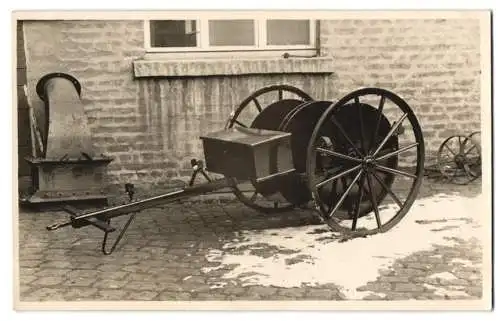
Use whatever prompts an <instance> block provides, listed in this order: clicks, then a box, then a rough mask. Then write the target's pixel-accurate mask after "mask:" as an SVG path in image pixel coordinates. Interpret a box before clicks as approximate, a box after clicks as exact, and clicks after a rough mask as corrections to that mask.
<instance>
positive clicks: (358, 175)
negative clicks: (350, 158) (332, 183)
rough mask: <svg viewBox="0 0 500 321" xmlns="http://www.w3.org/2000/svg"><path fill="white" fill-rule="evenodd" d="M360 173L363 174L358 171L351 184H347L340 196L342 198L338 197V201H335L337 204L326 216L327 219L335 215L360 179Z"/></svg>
mask: <svg viewBox="0 0 500 321" xmlns="http://www.w3.org/2000/svg"><path fill="white" fill-rule="evenodd" d="M362 172H363V171H362V170H360V171H359V172H358V174H357V175H356V177H355V178H354V179H353V180H352V182H351V184H349V186H348V187H347V189H346V190H345V191H344V194H342V196H341V197H340V199H339V200H338V201H337V204H336V205H335V206H334V207H333V209H332V210H331V211H330V213H329V214H328V217H330V218H331V217H333V214H335V212H337V210H338V209H339V207H340V205H342V203H343V202H344V200H345V199H346V197H347V195H349V193H350V192H351V189H352V188H353V187H354V185H355V184H356V183H357V181H358V180H359V178H360V177H361V174H362Z"/></svg>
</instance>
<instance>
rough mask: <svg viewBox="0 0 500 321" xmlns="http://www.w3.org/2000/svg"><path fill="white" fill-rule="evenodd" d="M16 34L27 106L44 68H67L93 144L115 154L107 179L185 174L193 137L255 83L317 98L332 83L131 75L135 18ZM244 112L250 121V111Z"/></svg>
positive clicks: (137, 53) (305, 78)
mask: <svg viewBox="0 0 500 321" xmlns="http://www.w3.org/2000/svg"><path fill="white" fill-rule="evenodd" d="M24 33H25V36H26V41H27V47H28V50H27V62H28V84H29V88H30V90H29V96H30V97H29V99H30V101H31V103H32V104H33V106H34V107H35V109H36V110H38V111H39V114H40V115H41V114H42V112H41V110H42V107H43V103H42V102H41V101H40V99H39V98H38V97H37V96H36V94H35V91H34V88H35V86H36V83H37V81H38V80H39V79H40V77H42V76H43V75H45V74H46V73H51V72H55V71H60V72H67V73H70V74H72V75H74V76H75V77H76V78H77V79H78V80H79V81H80V83H81V85H82V95H81V97H82V100H83V103H84V109H85V113H86V115H87V117H88V120H89V124H90V127H91V131H92V139H93V143H94V147H95V149H96V151H97V152H98V153H104V154H107V155H110V156H114V157H115V160H114V161H113V162H112V163H111V164H110V165H109V167H108V174H109V175H108V176H109V182H110V183H111V184H122V183H124V182H128V181H133V182H137V183H143V184H155V183H159V182H163V181H166V180H171V179H182V180H186V179H188V178H189V176H190V175H191V172H192V169H191V166H190V159H191V158H201V157H203V151H202V148H201V140H200V139H199V136H200V135H203V134H206V133H208V132H210V131H214V130H219V129H222V128H223V127H224V125H225V122H226V121H227V118H228V117H229V114H230V113H231V111H232V110H233V109H235V108H236V107H237V106H238V105H239V103H240V102H241V101H242V100H243V99H245V98H246V97H247V96H248V95H250V94H251V93H252V92H254V91H255V90H257V89H259V88H262V87H264V86H266V85H271V84H277V83H286V84H290V85H295V86H297V87H299V88H302V89H303V90H304V91H306V92H307V93H309V94H310V95H312V96H313V97H318V98H321V97H322V96H327V95H325V94H324V91H325V88H331V87H332V86H331V81H332V78H331V77H327V76H325V73H322V72H320V73H317V75H314V74H300V73H294V74H287V75H279V74H276V73H274V72H273V73H266V74H265V75H260V74H255V73H254V74H252V75H248V74H237V75H233V76H227V75H220V76H203V77H193V76H190V77H174V78H137V79H134V72H133V64H132V61H133V60H136V59H138V58H141V57H142V56H143V55H144V49H143V48H144V47H143V46H144V45H143V42H144V39H143V37H144V34H143V23H142V21H45V22H44V21H29V22H26V23H25V28H24ZM250 65H251V64H250ZM225 67H227V65H225V64H224V63H222V64H220V68H219V69H221V70H222V69H224V68H225ZM261 67H262V66H261ZM265 67H266V66H263V68H264V69H265ZM243 68H245V67H243ZM215 69H217V68H215ZM268 98H269V97H268ZM274 98H276V93H275V96H274ZM285 98H286V96H285ZM261 103H262V105H263V106H266V105H267V104H268V103H267V102H266V100H261ZM248 110H249V111H252V112H253V115H252V112H250V113H248V114H247V115H246V118H247V119H248V120H251V119H253V117H254V116H255V114H256V111H257V109H256V108H249V109H248ZM243 116H245V115H243ZM249 123H250V121H248V124H249Z"/></svg>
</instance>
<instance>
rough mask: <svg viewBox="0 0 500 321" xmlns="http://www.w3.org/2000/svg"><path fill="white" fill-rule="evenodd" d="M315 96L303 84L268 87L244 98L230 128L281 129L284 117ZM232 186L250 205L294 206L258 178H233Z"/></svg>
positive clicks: (269, 209)
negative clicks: (266, 189) (269, 192)
mask: <svg viewBox="0 0 500 321" xmlns="http://www.w3.org/2000/svg"><path fill="white" fill-rule="evenodd" d="M310 100H312V98H311V96H309V95H308V94H306V93H305V92H303V91H302V90H300V89H299V88H296V87H293V86H289V85H273V86H269V87H264V88H261V89H259V90H257V91H256V92H254V93H253V94H252V95H250V96H249V97H247V98H246V99H245V100H243V101H242V102H241V104H240V105H239V106H238V108H237V109H236V110H235V111H234V112H232V113H231V115H230V117H229V119H228V121H227V123H226V129H227V128H232V127H234V126H241V127H251V128H260V129H269V130H278V127H279V126H280V124H281V121H282V120H283V119H284V118H285V116H286V115H287V114H288V113H289V112H290V111H292V110H293V109H294V108H295V107H297V106H298V105H300V104H302V103H303V102H304V101H310ZM233 182H234V184H233V186H232V190H233V193H234V195H235V196H236V198H237V199H238V200H239V201H241V202H242V203H243V204H245V205H246V206H248V207H250V208H253V209H255V210H257V211H260V212H264V213H279V212H286V211H289V210H290V209H292V208H293V207H294V205H293V204H291V203H289V202H287V201H286V200H285V199H283V198H276V199H273V197H270V196H269V195H266V196H264V195H262V194H261V192H260V191H259V190H258V189H257V188H256V183H255V182H238V181H237V180H235V179H233Z"/></svg>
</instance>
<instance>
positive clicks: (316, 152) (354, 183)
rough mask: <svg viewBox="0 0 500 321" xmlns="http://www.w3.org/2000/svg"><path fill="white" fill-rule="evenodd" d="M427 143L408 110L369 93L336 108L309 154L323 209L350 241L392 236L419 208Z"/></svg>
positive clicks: (390, 96) (311, 180) (312, 183)
mask: <svg viewBox="0 0 500 321" xmlns="http://www.w3.org/2000/svg"><path fill="white" fill-rule="evenodd" d="M424 158H425V150H424V139H423V135H422V130H421V128H420V125H419V123H418V120H417V118H416V116H415V114H414V113H413V111H412V110H411V108H410V107H409V106H408V104H407V103H406V102H405V101H404V100H403V99H401V98H400V97H399V96H397V95H395V94H394V93H392V92H390V91H387V90H383V89H378V88H365V89H360V90H357V91H354V92H352V93H350V94H348V95H347V96H345V97H344V98H342V99H341V100H340V101H338V102H337V103H335V104H332V105H330V106H329V107H328V108H327V109H326V111H325V113H324V114H323V115H322V117H321V118H320V119H319V121H318V123H317V125H316V127H315V128H314V131H313V134H312V136H311V140H310V141H309V145H308V149H307V171H306V174H307V179H308V184H309V188H310V190H311V193H312V197H313V201H314V203H315V206H316V209H317V210H318V211H319V213H320V214H321V216H322V217H323V219H324V220H325V222H326V223H327V224H328V225H329V226H330V228H332V229H333V230H334V231H337V232H341V233H342V234H344V235H345V236H348V237H358V236H365V235H370V234H375V233H380V232H386V231H388V230H389V229H391V228H392V227H394V226H395V225H396V224H397V223H398V222H399V221H400V220H401V219H402V218H403V217H404V216H405V215H406V214H407V212H408V210H409V209H410V207H411V205H412V204H413V202H414V201H415V199H416V197H417V194H418V190H419V188H420V185H421V182H422V177H423V170H424V166H423V162H424Z"/></svg>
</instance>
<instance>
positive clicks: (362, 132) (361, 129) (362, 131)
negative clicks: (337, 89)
mask: <svg viewBox="0 0 500 321" xmlns="http://www.w3.org/2000/svg"><path fill="white" fill-rule="evenodd" d="M354 103H355V104H356V106H357V108H358V117H359V137H360V138H361V152H363V155H365V154H366V150H365V124H364V120H363V110H362V107H361V104H360V103H359V97H355V98H354Z"/></svg>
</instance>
